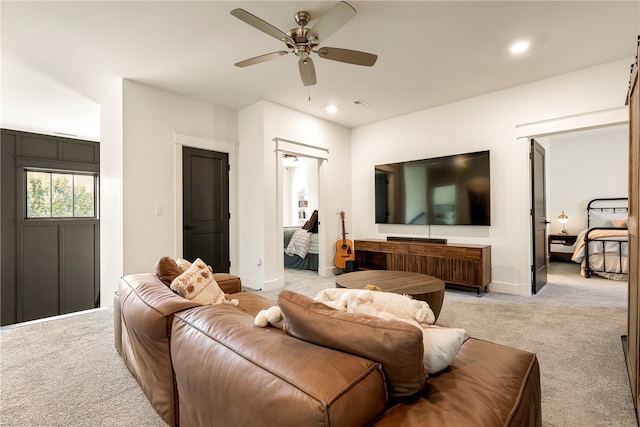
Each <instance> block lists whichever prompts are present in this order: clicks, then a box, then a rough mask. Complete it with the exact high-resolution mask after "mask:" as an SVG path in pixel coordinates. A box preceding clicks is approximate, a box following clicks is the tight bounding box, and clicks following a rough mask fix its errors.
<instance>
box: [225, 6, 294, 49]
mask: <svg viewBox="0 0 640 427" xmlns="http://www.w3.org/2000/svg"><path fill="white" fill-rule="evenodd" d="M231 14H232V15H233V16H235V17H236V18H238V19H239V20H241V21H244V22H245V23H247V24H249V25H251V26H252V27H254V28H256V29H258V30H260V31H262V32H263V33H266V34H269V35H270V36H271V37H275V38H277V39H278V40H280V41H283V42H285V43H289V44H295V42H294V41H293V39H292V38H291V37H289V36H288V35H287V34H286V33H284V32H282V31H281V30H279V29H278V28H276V27H274V26H273V25H271V24H269V23H268V22H266V21H263V20H262V19H260V18H258V17H257V16H255V15H252V14H250V13H249V12H247V11H246V10H244V9H233V10H232V11H231Z"/></svg>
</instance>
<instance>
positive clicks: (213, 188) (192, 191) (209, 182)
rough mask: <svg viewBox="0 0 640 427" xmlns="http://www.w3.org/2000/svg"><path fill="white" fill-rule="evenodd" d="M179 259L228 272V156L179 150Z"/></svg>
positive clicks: (202, 151) (192, 150)
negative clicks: (181, 247)
mask: <svg viewBox="0 0 640 427" xmlns="http://www.w3.org/2000/svg"><path fill="white" fill-rule="evenodd" d="M182 175H183V176H182V178H183V184H182V186H183V188H182V194H183V205H182V212H183V226H184V233H183V258H185V259H186V260H189V261H193V260H194V259H196V258H200V259H202V260H203V261H204V262H206V263H207V264H209V265H210V266H212V267H213V271H215V272H221V273H222V272H227V273H228V272H229V155H228V154H227V153H218V152H214V151H207V150H200V149H197V148H189V147H183V149H182Z"/></svg>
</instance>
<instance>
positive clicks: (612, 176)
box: [534, 124, 629, 284]
mask: <svg viewBox="0 0 640 427" xmlns="http://www.w3.org/2000/svg"><path fill="white" fill-rule="evenodd" d="M628 132H629V130H628V125H627V124H611V125H608V126H602V127H598V128H591V129H577V130H571V131H566V132H558V133H554V134H549V135H543V136H538V137H536V141H538V142H540V143H541V144H542V145H543V146H544V147H545V148H546V154H547V155H546V173H545V182H546V184H545V187H546V188H545V190H546V218H547V221H548V224H547V227H546V230H547V233H546V234H547V238H546V240H545V241H544V245H545V249H546V252H547V257H546V262H547V265H549V268H551V269H552V270H553V271H564V272H567V273H568V274H574V275H575V276H578V275H579V274H580V271H581V270H580V269H581V266H580V264H579V263H576V262H574V261H572V260H571V258H572V256H573V253H574V252H575V249H576V247H577V245H579V244H580V240H581V237H582V235H583V234H584V233H585V232H586V229H587V211H586V207H587V203H588V202H589V201H590V200H592V199H596V198H609V197H627V196H628V189H627V187H628V156H629V151H628V138H629V136H628ZM534 245H535V243H534ZM579 277H580V280H584V281H585V284H587V282H586V281H588V280H591V279H587V278H584V277H582V276H579Z"/></svg>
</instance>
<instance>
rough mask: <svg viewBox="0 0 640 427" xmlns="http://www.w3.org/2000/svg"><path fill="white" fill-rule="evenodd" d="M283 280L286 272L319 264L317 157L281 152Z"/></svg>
mask: <svg viewBox="0 0 640 427" xmlns="http://www.w3.org/2000/svg"><path fill="white" fill-rule="evenodd" d="M281 162H282V229H283V237H284V240H283V243H284V246H283V250H284V268H285V281H286V276H287V275H288V274H292V273H294V272H308V273H309V274H317V272H318V265H319V233H318V229H319V227H320V225H319V217H318V211H319V205H320V196H319V164H318V163H319V160H318V159H316V158H312V157H305V156H302V155H298V154H290V153H281Z"/></svg>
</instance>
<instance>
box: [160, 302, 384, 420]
mask: <svg viewBox="0 0 640 427" xmlns="http://www.w3.org/2000/svg"><path fill="white" fill-rule="evenodd" d="M242 303H243V301H240V305H239V306H238V307H232V306H230V305H228V304H219V305H209V306H202V307H197V308H194V309H192V310H187V311H184V312H182V313H179V314H176V316H175V319H174V322H173V328H172V334H171V335H172V338H171V355H172V359H173V365H174V369H175V372H176V383H177V386H178V396H179V399H180V423H181V425H185V426H195V425H201V426H205V425H209V426H247V425H264V426H284V425H288V426H305V427H314V426H317V427H327V426H340V427H342V426H362V425H368V424H370V423H371V422H372V421H373V420H375V419H376V418H377V417H379V416H380V415H382V413H383V412H384V410H385V404H386V394H385V383H384V375H383V373H382V369H381V367H380V364H379V363H376V362H373V361H371V360H367V359H364V358H361V357H357V356H354V355H352V354H347V353H342V352H339V351H336V350H332V349H329V348H326V347H320V346H316V345H312V344H309V343H307V342H304V341H301V340H298V339H295V338H293V337H291V336H289V335H287V334H285V333H284V332H282V331H281V330H279V329H274V328H257V327H255V326H254V324H253V317H252V316H251V315H249V314H247V313H245V312H243V311H242V310H241V309H240V308H241V307H242ZM265 304H266V303H265Z"/></svg>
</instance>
